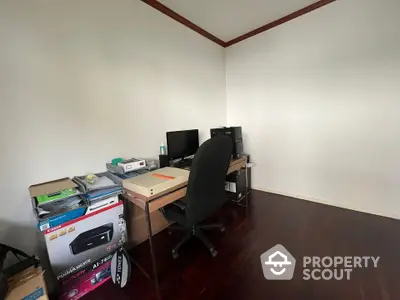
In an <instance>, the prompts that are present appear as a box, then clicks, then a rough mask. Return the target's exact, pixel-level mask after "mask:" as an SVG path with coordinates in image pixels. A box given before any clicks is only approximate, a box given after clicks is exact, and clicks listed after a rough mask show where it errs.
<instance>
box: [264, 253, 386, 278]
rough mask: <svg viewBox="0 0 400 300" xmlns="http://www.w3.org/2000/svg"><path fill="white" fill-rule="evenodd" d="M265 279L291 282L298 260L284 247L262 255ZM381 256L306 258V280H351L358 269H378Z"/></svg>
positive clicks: (304, 276)
mask: <svg viewBox="0 0 400 300" xmlns="http://www.w3.org/2000/svg"><path fill="white" fill-rule="evenodd" d="M260 258H261V265H262V270H263V273H264V277H265V278H266V279H268V280H291V279H292V278H293V274H294V269H295V266H296V259H295V258H294V257H293V256H292V255H291V254H290V252H289V251H287V250H286V248H285V247H283V246H282V245H276V246H275V247H272V248H271V249H269V250H268V251H266V252H264V253H263V254H262V255H261V257H260ZM379 259H380V257H379V256H376V257H374V256H324V257H320V256H304V257H303V260H302V267H303V279H304V280H350V278H351V273H352V272H353V271H354V270H355V269H357V268H368V267H374V268H377V267H378V262H379Z"/></svg>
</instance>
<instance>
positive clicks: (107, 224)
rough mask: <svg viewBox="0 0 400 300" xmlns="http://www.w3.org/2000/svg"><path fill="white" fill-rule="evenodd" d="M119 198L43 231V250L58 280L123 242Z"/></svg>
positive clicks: (84, 266)
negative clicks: (45, 249)
mask: <svg viewBox="0 0 400 300" xmlns="http://www.w3.org/2000/svg"><path fill="white" fill-rule="evenodd" d="M123 213H124V209H123V203H122V202H121V201H119V202H117V203H116V204H113V205H111V206H107V207H104V208H101V209H99V210H97V211H95V212H93V213H90V214H87V215H84V216H81V217H79V218H76V219H73V220H71V221H69V222H66V223H63V224H61V225H59V226H56V227H54V228H50V229H47V230H45V231H44V237H45V242H46V248H47V253H48V257H49V261H50V265H51V268H52V270H53V273H54V275H55V276H56V278H57V280H59V281H62V280H65V279H67V278H68V277H70V276H71V275H73V274H75V273H77V272H79V271H80V270H83V269H85V268H86V267H87V266H89V265H91V264H93V262H95V261H96V260H98V259H100V258H101V257H104V256H106V255H107V254H110V253H113V252H114V251H115V250H116V249H118V248H119V247H120V246H122V245H123V244H124V243H125V242H126V239H127V237H126V224H125V220H124V215H123Z"/></svg>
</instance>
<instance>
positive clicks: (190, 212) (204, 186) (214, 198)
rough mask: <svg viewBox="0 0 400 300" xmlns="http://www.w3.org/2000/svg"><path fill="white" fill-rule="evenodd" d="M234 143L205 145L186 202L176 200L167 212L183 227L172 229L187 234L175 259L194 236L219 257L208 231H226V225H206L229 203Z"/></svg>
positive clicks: (196, 161) (218, 141)
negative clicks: (227, 193) (227, 186)
mask: <svg viewBox="0 0 400 300" xmlns="http://www.w3.org/2000/svg"><path fill="white" fill-rule="evenodd" d="M232 149H233V146H232V142H231V140H230V139H229V138H228V137H226V136H218V137H215V138H212V139H209V140H208V141H206V142H205V143H203V144H202V145H201V147H200V148H199V150H198V151H197V153H196V156H195V157H194V159H193V163H192V166H191V171H190V174H189V179H188V185H187V191H186V196H185V198H184V200H183V201H180V200H178V201H176V202H174V203H172V204H170V205H167V206H166V207H164V209H163V213H164V216H165V217H166V218H167V219H169V220H171V221H175V222H177V223H178V224H179V227H177V226H175V225H172V226H170V227H169V229H170V230H174V229H177V230H181V229H182V227H183V229H184V230H186V231H187V234H186V236H185V237H184V239H183V240H182V241H181V242H180V243H178V244H177V245H176V246H175V248H174V249H173V250H172V255H173V257H174V258H177V257H178V250H179V248H180V247H181V246H182V245H183V244H184V243H185V242H186V241H188V240H189V239H190V238H191V237H192V236H196V237H198V238H199V239H200V240H201V241H202V242H203V243H204V244H205V245H206V246H207V248H208V250H209V251H210V253H211V255H212V256H213V257H215V256H216V255H217V251H216V250H215V247H214V245H213V244H211V242H210V241H209V240H208V238H207V237H206V236H205V235H204V232H203V231H204V230H209V229H219V230H220V231H224V230H225V228H224V226H223V225H222V224H221V223H219V224H202V222H203V221H204V220H205V219H206V218H208V217H210V216H211V215H212V214H214V213H215V212H216V211H217V210H218V209H219V208H220V207H221V206H222V205H223V204H224V203H225V202H226V197H225V178H226V173H227V171H228V168H229V164H230V161H231V155H232Z"/></svg>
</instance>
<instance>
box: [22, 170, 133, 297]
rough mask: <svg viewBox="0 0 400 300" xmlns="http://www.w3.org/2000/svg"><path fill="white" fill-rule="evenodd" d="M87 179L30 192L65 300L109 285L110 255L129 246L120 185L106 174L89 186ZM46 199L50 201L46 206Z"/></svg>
mask: <svg viewBox="0 0 400 300" xmlns="http://www.w3.org/2000/svg"><path fill="white" fill-rule="evenodd" d="M85 177H86V176H80V177H75V178H74V179H73V180H71V179H69V178H63V179H60V180H56V181H52V182H46V183H42V184H38V185H34V186H31V187H30V188H29V191H30V194H31V198H32V204H33V207H34V211H35V215H36V217H37V220H38V228H39V230H40V231H41V232H43V234H44V239H45V243H46V248H47V253H48V258H49V262H50V265H51V268H52V271H53V274H54V275H55V277H56V278H57V280H58V281H59V282H60V283H61V293H62V295H63V297H64V298H65V299H79V298H80V297H82V296H83V295H84V294H86V293H88V292H89V291H91V290H93V289H95V288H96V287H98V286H99V285H101V284H103V283H104V282H106V281H107V280H108V279H109V278H110V261H111V257H112V254H113V253H114V252H115V251H116V250H117V249H119V248H120V247H121V246H122V245H123V244H124V243H125V241H126V225H125V220H124V207H123V203H122V202H121V201H120V200H119V198H118V196H119V194H121V193H122V187H121V185H120V184H116V183H114V182H113V181H112V174H110V173H108V172H105V173H100V174H96V176H95V180H94V181H91V182H89V181H88V180H86V178H85ZM56 195H58V196H59V197H58V198H57V199H55V198H54V197H55V196H56ZM60 195H61V196H60ZM43 199H45V200H47V201H44V202H43V203H42V200H43ZM54 207H56V208H57V209H54ZM50 208H51V209H53V210H54V211H53V210H52V211H49V209H50ZM43 211H44V212H43Z"/></svg>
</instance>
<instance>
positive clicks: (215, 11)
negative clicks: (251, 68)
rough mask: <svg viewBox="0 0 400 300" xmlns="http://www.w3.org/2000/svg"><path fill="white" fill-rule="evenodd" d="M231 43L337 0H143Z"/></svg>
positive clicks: (211, 36)
mask: <svg viewBox="0 0 400 300" xmlns="http://www.w3.org/2000/svg"><path fill="white" fill-rule="evenodd" d="M142 1H143V2H145V3H147V4H149V5H150V6H152V7H153V8H155V9H157V10H159V11H160V12H162V13H164V14H166V15H168V16H170V17H171V18H173V19H175V20H176V21H178V22H180V23H182V24H184V25H185V26H187V27H189V28H191V29H193V30H194V31H196V32H198V33H200V34H202V35H203V36H205V37H207V38H209V39H210V40H213V41H214V42H216V43H218V44H219V45H221V46H223V47H228V46H230V45H232V44H234V43H237V42H240V41H242V40H244V39H246V38H249V37H251V36H253V35H255V34H258V33H261V32H263V31H265V30H268V29H271V28H273V27H275V26H278V25H280V24H282V23H285V22H288V21H290V20H292V19H294V18H297V17H299V16H301V15H303V14H305V13H308V12H310V11H313V10H315V9H317V8H319V7H322V6H324V5H327V4H329V3H331V2H334V1H336V0H142Z"/></svg>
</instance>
